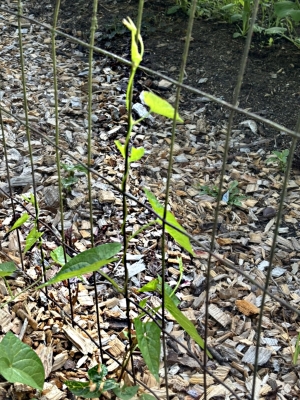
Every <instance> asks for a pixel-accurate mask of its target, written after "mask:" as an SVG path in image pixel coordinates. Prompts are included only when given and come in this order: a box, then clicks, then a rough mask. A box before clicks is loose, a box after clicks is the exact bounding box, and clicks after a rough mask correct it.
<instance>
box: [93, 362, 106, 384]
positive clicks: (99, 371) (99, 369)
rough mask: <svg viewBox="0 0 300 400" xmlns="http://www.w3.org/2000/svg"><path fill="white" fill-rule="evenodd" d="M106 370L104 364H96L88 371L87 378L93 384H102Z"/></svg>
mask: <svg viewBox="0 0 300 400" xmlns="http://www.w3.org/2000/svg"><path fill="white" fill-rule="evenodd" d="M107 373H108V370H107V368H106V366H105V365H104V364H97V365H95V366H94V367H93V368H90V369H89V370H88V376H89V378H90V380H91V381H93V382H95V383H96V382H102V381H103V379H104V377H105V376H106V375H107Z"/></svg>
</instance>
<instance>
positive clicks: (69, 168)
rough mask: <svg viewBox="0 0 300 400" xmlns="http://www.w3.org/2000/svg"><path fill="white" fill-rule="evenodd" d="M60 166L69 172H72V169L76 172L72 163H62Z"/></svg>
mask: <svg viewBox="0 0 300 400" xmlns="http://www.w3.org/2000/svg"><path fill="white" fill-rule="evenodd" d="M60 166H61V168H63V169H64V170H65V171H67V172H70V171H71V172H74V169H75V167H74V165H73V164H71V165H70V164H60Z"/></svg>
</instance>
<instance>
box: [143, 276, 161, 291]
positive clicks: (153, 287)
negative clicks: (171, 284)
mask: <svg viewBox="0 0 300 400" xmlns="http://www.w3.org/2000/svg"><path fill="white" fill-rule="evenodd" d="M157 285H158V279H153V280H152V281H150V282H148V283H146V285H144V286H143V287H141V288H140V289H139V292H154V291H155V290H156V289H157Z"/></svg>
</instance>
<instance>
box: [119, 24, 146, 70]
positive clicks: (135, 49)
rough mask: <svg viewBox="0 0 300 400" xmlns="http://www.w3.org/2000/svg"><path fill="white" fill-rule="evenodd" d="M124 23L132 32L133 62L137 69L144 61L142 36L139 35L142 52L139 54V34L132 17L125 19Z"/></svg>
mask: <svg viewBox="0 0 300 400" xmlns="http://www.w3.org/2000/svg"><path fill="white" fill-rule="evenodd" d="M122 22H123V24H124V25H125V26H126V28H128V29H129V30H130V31H131V60H132V61H133V63H134V64H135V67H138V65H139V64H140V63H141V61H142V59H143V53H144V45H143V40H142V37H141V35H139V36H138V38H137V40H138V42H139V44H140V47H141V52H139V49H138V45H137V43H136V34H137V29H136V26H135V25H134V23H133V21H132V20H131V18H130V17H127V19H125V18H124V19H123V21H122Z"/></svg>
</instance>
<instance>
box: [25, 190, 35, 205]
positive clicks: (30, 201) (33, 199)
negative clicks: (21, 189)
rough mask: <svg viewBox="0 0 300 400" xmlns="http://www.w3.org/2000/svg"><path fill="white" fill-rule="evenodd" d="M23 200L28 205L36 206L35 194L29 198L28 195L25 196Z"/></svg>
mask: <svg viewBox="0 0 300 400" xmlns="http://www.w3.org/2000/svg"><path fill="white" fill-rule="evenodd" d="M22 199H24V200H25V201H27V202H28V203H30V204H32V205H33V206H34V205H35V197H34V194H33V193H30V194H29V196H28V195H26V194H23V195H22Z"/></svg>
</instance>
